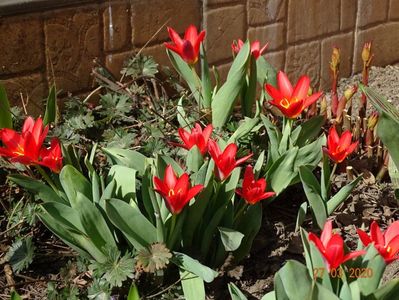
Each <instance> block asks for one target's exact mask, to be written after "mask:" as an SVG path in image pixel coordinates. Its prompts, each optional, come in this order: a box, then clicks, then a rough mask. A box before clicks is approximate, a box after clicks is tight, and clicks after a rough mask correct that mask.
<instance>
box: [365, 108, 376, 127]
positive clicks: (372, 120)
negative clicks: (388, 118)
mask: <svg viewBox="0 0 399 300" xmlns="http://www.w3.org/2000/svg"><path fill="white" fill-rule="evenodd" d="M377 122H378V112H376V111H374V112H373V113H372V114H371V115H370V117H369V119H368V121H367V128H369V129H371V130H373V129H374V127H375V125H377Z"/></svg>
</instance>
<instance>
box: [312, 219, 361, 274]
mask: <svg viewBox="0 0 399 300" xmlns="http://www.w3.org/2000/svg"><path fill="white" fill-rule="evenodd" d="M309 241H312V242H313V243H314V244H315V245H316V247H317V248H318V249H319V251H320V253H321V255H322V256H323V258H324V262H325V263H326V266H327V269H328V271H330V270H331V269H336V268H338V267H339V266H340V265H341V264H343V263H344V262H346V261H348V260H350V259H352V258H355V257H358V256H359V255H363V254H365V253H366V251H364V250H360V251H353V252H350V253H348V254H346V255H345V253H344V240H343V239H342V237H341V236H340V235H339V234H333V232H332V221H327V222H326V224H324V228H323V231H322V233H321V236H320V239H319V238H318V237H317V236H316V235H315V234H314V233H312V232H310V233H309Z"/></svg>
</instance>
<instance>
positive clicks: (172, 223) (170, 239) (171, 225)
mask: <svg viewBox="0 0 399 300" xmlns="http://www.w3.org/2000/svg"><path fill="white" fill-rule="evenodd" d="M176 219H177V214H172V220H171V224H170V231H169V238H168V245H167V246H168V248H169V249H172V247H173V245H172V244H173V240H174V238H173V237H174V231H175V227H176Z"/></svg>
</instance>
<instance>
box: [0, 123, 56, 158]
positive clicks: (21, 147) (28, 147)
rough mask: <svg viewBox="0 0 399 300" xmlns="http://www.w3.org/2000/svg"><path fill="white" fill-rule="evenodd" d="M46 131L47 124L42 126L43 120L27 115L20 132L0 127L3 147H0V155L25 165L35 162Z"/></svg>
mask: <svg viewBox="0 0 399 300" xmlns="http://www.w3.org/2000/svg"><path fill="white" fill-rule="evenodd" d="M47 133H48V126H46V127H43V121H42V119H41V118H38V119H37V120H36V121H35V120H34V119H33V118H32V117H28V118H27V119H26V120H25V122H24V125H23V128H22V132H21V134H19V133H17V132H16V131H14V130H12V129H9V128H3V129H0V140H1V141H2V143H3V145H4V147H0V156H4V157H6V158H8V159H10V161H11V162H19V163H22V164H25V165H30V164H37V162H38V160H39V155H40V149H41V148H42V145H43V142H44V139H45V138H46V136H47Z"/></svg>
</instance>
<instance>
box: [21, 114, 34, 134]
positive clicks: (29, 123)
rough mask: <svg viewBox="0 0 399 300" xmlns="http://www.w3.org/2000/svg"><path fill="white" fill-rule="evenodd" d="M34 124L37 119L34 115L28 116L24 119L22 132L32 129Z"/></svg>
mask: <svg viewBox="0 0 399 300" xmlns="http://www.w3.org/2000/svg"><path fill="white" fill-rule="evenodd" d="M34 125H35V120H34V119H33V118H32V117H27V118H26V119H25V121H24V126H23V127H22V132H28V131H32V129H33V126H34Z"/></svg>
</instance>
